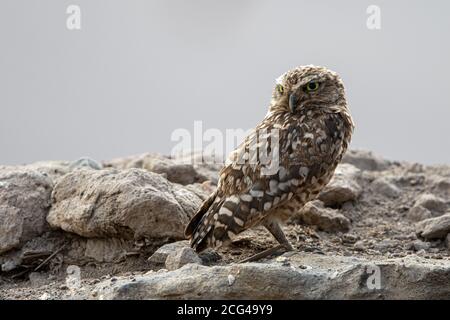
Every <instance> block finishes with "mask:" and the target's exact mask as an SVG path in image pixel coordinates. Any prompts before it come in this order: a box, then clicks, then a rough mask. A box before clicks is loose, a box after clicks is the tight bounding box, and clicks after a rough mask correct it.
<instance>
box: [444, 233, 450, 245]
mask: <svg viewBox="0 0 450 320" xmlns="http://www.w3.org/2000/svg"><path fill="white" fill-rule="evenodd" d="M445 245H446V246H447V248H448V249H450V233H449V234H448V235H447V237H446V238H445Z"/></svg>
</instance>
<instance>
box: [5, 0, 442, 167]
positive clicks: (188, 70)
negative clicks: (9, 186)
mask: <svg viewBox="0 0 450 320" xmlns="http://www.w3.org/2000/svg"><path fill="white" fill-rule="evenodd" d="M70 4H76V5H79V6H80V7H81V16H82V17H81V30H79V31H70V30H68V29H67V28H66V19H67V17H68V15H67V14H66V8H67V6H68V5H70ZM370 4H375V5H378V6H380V7H381V30H369V29H367V27H366V20H367V17H368V15H367V13H366V9H367V7H368V6H369V5H370ZM449 15H450V2H448V1H411V0H405V1H393V0H389V1H375V0H373V1H361V0H354V1H333V0H328V1H300V0H292V1H279V0H277V1H275V0H271V1H263V0H252V1H249V0H220V1H219V0H177V1H174V0H147V1H144V0H143V1H130V0H127V1H125V0H123V1H113V0H103V1H98V0H85V1H84V0H73V1H62V0H54V1H49V0H40V1H34V0H27V1H20V0H1V1H0V41H1V42H0V49H1V50H0V164H19V163H28V162H32V161H36V160H50V159H67V160H72V159H76V158H78V157H80V156H84V155H88V156H91V157H93V158H95V159H97V160H102V159H110V158H112V157H116V156H121V155H129V154H135V153H141V152H146V151H158V152H162V153H170V150H171V149H172V147H173V146H174V145H175V144H176V143H174V142H171V141H170V135H171V133H172V132H173V130H175V129H177V128H186V129H188V130H193V123H194V121H195V120H202V121H203V127H204V129H208V128H218V129H220V130H225V129H226V128H244V129H248V128H250V127H253V126H254V125H255V124H257V123H258V122H259V121H260V120H261V119H262V118H263V117H264V115H265V113H266V111H267V110H266V109H267V106H268V102H269V99H270V94H271V90H272V86H273V85H274V79H275V78H276V77H278V76H279V75H280V74H281V73H283V72H285V71H286V70H287V69H289V68H292V67H294V66H297V65H302V64H316V65H324V66H327V67H329V68H331V69H333V70H335V71H337V72H339V73H340V75H341V76H342V78H343V79H344V82H345V84H346V87H347V94H348V100H349V103H350V107H351V111H352V114H353V116H354V119H355V122H356V125H357V128H356V131H355V135H354V139H353V142H352V147H353V148H364V149H370V150H373V151H375V152H376V153H378V154H381V155H383V156H385V157H387V158H391V159H397V160H410V161H418V162H424V163H429V164H432V163H450V142H449V140H450V135H449V123H450V122H449V117H450V105H449V104H450V103H449V98H448V96H449V93H450V78H449V76H450V58H449V57H450V43H449V31H450V19H449V18H448V17H449Z"/></svg>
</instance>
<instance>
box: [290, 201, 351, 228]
mask: <svg viewBox="0 0 450 320" xmlns="http://www.w3.org/2000/svg"><path fill="white" fill-rule="evenodd" d="M297 218H298V219H299V220H300V222H302V223H305V224H307V225H313V226H316V227H317V228H318V229H319V230H323V231H327V232H337V231H341V232H347V231H348V230H350V226H351V223H350V220H349V219H348V218H346V217H345V216H344V215H342V214H340V213H339V212H338V211H337V210H334V209H329V208H325V207H324V205H323V202H322V201H320V200H314V201H311V202H308V203H307V204H306V205H305V206H304V207H303V208H302V209H300V211H299V213H298V214H297Z"/></svg>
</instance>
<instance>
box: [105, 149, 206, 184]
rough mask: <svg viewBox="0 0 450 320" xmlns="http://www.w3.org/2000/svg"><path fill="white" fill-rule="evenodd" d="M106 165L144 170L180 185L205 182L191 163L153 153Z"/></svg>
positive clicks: (114, 161) (204, 178) (110, 162)
mask: <svg viewBox="0 0 450 320" xmlns="http://www.w3.org/2000/svg"><path fill="white" fill-rule="evenodd" d="M106 165H107V166H112V167H115V168H119V169H129V168H140V169H145V170H148V171H151V172H155V173H159V174H162V175H164V177H165V178H167V180H169V181H171V182H175V183H179V184H182V185H187V184H191V183H195V182H203V181H205V180H207V178H206V177H205V176H204V175H202V174H200V173H199V172H197V170H196V169H195V168H194V166H193V165H192V164H191V163H185V162H183V161H179V160H176V159H171V158H169V157H167V156H163V155H159V154H154V153H145V154H141V155H137V156H131V157H127V158H119V159H114V160H111V161H109V162H107V163H106Z"/></svg>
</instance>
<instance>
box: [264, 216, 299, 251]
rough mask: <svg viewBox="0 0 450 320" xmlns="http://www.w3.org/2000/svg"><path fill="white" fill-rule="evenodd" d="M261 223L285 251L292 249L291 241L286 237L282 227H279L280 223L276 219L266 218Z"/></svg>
mask: <svg viewBox="0 0 450 320" xmlns="http://www.w3.org/2000/svg"><path fill="white" fill-rule="evenodd" d="M263 225H264V227H266V229H267V230H268V231H269V232H270V233H271V234H272V235H273V237H274V238H275V239H276V240H277V241H278V242H279V243H280V245H281V246H283V247H284V249H286V251H293V250H294V248H293V247H292V245H291V243H290V242H289V240H288V239H287V238H286V235H285V234H284V232H283V229H281V227H280V224H279V223H278V222H277V221H276V220H266V221H264V223H263Z"/></svg>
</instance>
